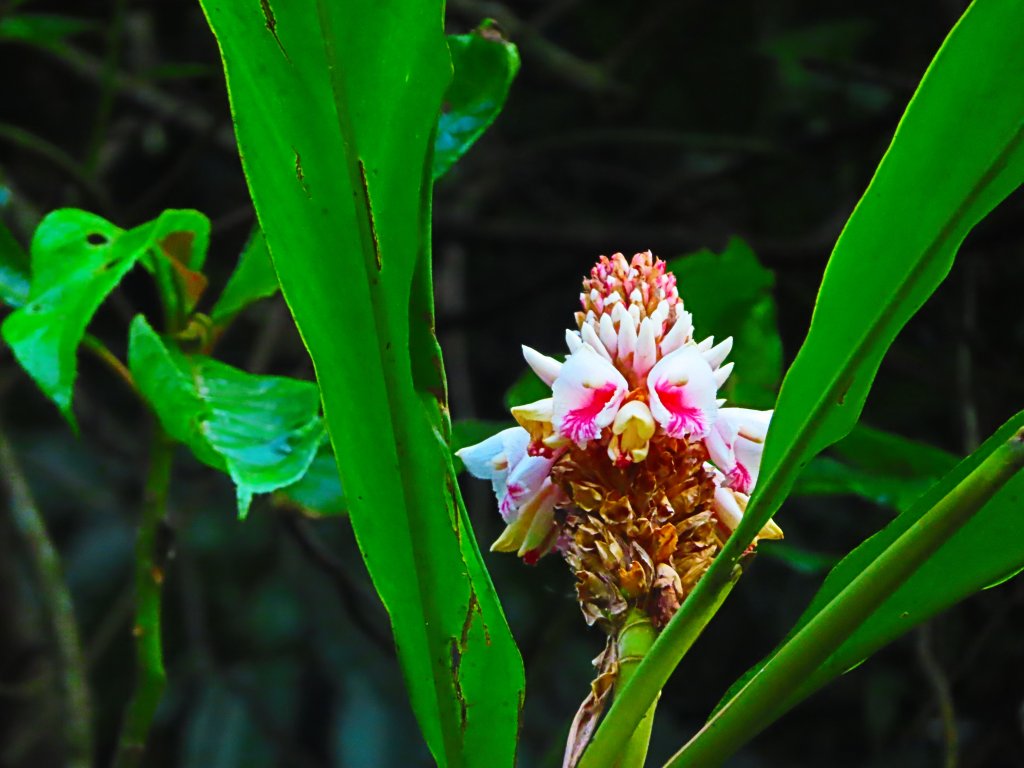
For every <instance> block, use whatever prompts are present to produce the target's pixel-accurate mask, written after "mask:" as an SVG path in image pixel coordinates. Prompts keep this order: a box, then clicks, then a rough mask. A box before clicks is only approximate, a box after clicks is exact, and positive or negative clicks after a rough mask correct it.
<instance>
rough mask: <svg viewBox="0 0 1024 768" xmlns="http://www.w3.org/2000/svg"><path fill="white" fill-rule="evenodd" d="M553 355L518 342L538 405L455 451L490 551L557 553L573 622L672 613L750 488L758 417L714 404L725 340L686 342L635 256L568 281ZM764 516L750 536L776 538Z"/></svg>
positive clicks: (648, 263) (670, 307)
mask: <svg viewBox="0 0 1024 768" xmlns="http://www.w3.org/2000/svg"><path fill="white" fill-rule="evenodd" d="M580 304H581V310H580V311H579V312H577V313H576V324H577V330H570V331H567V333H566V344H567V345H568V349H569V355H568V356H567V357H566V359H565V361H564V362H559V361H558V360H556V359H554V358H552V357H548V356H545V355H543V354H541V353H540V352H537V351H535V350H533V349H530V348H529V347H523V354H524V356H525V358H526V362H527V363H528V364H529V365H530V367H531V368H532V369H533V370H534V371H535V372H536V374H537V375H538V376H539V377H540V378H541V379H542V380H543V381H544V383H545V384H547V385H549V386H550V387H551V397H548V398H545V399H543V400H538V401H537V402H535V403H530V404H528V405H522V406H518V407H515V408H513V409H512V415H513V417H514V418H515V419H516V421H517V422H518V423H519V426H518V427H513V428H511V429H506V430H504V431H503V432H500V433H498V434H496V435H494V436H493V437H491V438H489V439H487V440H485V441H484V442H482V443H479V444H477V445H474V446H470V447H467V448H463V449H462V450H461V451H459V454H458V455H459V457H460V458H461V459H462V461H463V462H464V463H465V465H466V468H467V469H468V470H469V471H470V472H471V473H472V474H473V475H475V476H477V477H482V478H486V479H489V480H491V482H492V484H493V487H494V492H495V494H496V496H497V498H498V507H499V510H500V512H501V515H502V518H503V519H504V520H505V523H506V527H505V530H504V532H503V533H502V534H501V536H500V537H499V538H498V539H497V541H495V542H494V545H493V546H492V549H493V550H497V551H502V552H516V553H518V554H519V556H520V557H522V558H523V560H524V561H526V562H527V563H531V564H532V563H535V562H536V561H537V560H538V559H539V558H540V557H542V556H543V555H545V554H547V553H549V552H551V551H553V550H557V551H560V552H561V553H562V555H563V556H564V557H565V559H566V561H567V562H568V563H569V565H570V566H571V567H572V568H573V570H574V572H575V575H576V590H577V594H578V596H579V600H580V605H581V607H582V609H583V613H584V616H585V617H586V619H587V621H588V623H595V622H598V623H601V624H603V625H605V626H606V627H607V628H614V627H615V626H616V624H617V620H618V619H619V618H620V617H622V616H624V615H625V612H626V611H627V610H628V609H629V608H630V607H638V608H641V609H642V610H644V611H646V612H647V613H648V615H650V617H651V618H652V620H653V621H654V622H655V624H657V625H659V626H660V625H663V624H664V623H665V622H667V621H668V619H669V618H671V616H672V614H673V613H674V612H675V610H676V609H677V608H678V606H679V604H680V602H681V601H682V600H683V599H684V598H685V596H686V595H687V594H688V593H689V592H690V590H692V588H693V586H694V585H695V584H696V582H697V580H698V579H699V578H700V577H701V576H702V575H703V573H704V572H705V571H706V570H707V568H708V566H709V565H710V563H711V560H712V559H713V558H714V556H715V554H717V552H718V550H719V549H720V548H721V545H722V543H723V542H724V540H725V538H726V537H728V535H729V534H730V533H731V532H732V531H733V530H735V528H736V526H737V525H738V524H739V521H740V519H741V517H742V515H743V511H744V509H745V508H746V504H747V500H748V499H749V494H750V492H751V490H752V489H753V487H754V484H755V483H756V482H757V474H758V469H759V466H760V460H761V451H762V447H763V444H764V439H765V434H766V433H767V431H768V424H769V420H770V418H771V411H754V410H749V409H745V408H731V407H725V401H724V400H722V399H719V396H718V390H719V389H720V388H721V387H722V385H723V384H724V383H725V381H726V380H727V379H728V378H729V375H730V374H731V373H732V369H733V364H732V363H726V362H725V359H726V357H727V356H728V354H729V352H730V350H731V348H732V339H731V338H728V339H725V340H724V341H722V342H720V343H719V344H717V345H716V344H715V343H714V339H713V338H708V339H705V340H704V341H701V342H699V343H698V342H696V341H695V340H694V327H693V318H692V316H691V315H690V313H689V312H687V311H685V310H684V309H683V302H682V300H681V299H680V297H679V292H678V290H677V287H676V280H675V276H674V275H672V274H671V273H668V272H666V271H665V263H664V262H663V261H661V260H660V259H656V258H654V257H653V256H652V255H651V253H650V252H649V251H648V252H646V253H638V254H636V255H635V256H634V257H633V258H632V259H631V260H627V259H626V258H625V257H624V256H623V255H622V254H621V253H617V254H615V255H614V256H612V257H611V258H608V257H605V256H602V257H601V259H600V260H599V261H598V263H597V264H596V265H595V266H594V268H593V269H592V270H591V272H590V276H589V278H587V279H585V280H584V281H583V292H582V293H581V294H580ZM781 535H782V532H781V530H779V528H778V527H777V526H776V525H775V524H774V523H769V524H768V525H767V526H766V527H765V528H764V529H763V530H762V531H761V533H760V536H759V538H780V537H781Z"/></svg>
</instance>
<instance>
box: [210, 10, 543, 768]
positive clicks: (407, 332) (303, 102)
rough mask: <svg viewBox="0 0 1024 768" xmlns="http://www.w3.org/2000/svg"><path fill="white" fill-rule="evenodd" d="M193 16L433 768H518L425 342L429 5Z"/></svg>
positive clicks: (508, 698)
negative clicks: (223, 95)
mask: <svg viewBox="0 0 1024 768" xmlns="http://www.w3.org/2000/svg"><path fill="white" fill-rule="evenodd" d="M203 6H204V9H205V11H206V14H207V18H208V20H209V21H210V25H211V27H212V28H213V31H214V34H215V35H216V37H217V40H218V43H219V44H220V47H221V54H222V57H223V59H224V64H225V71H226V75H227V81H228V90H229V94H230V97H231V101H232V108H233V110H234V115H235V127H236V132H237V136H238V142H239V146H240V149H241V154H242V158H243V167H244V169H245V172H246V176H247V179H248V182H249V188H250V191H251V193H252V196H253V201H254V203H255V206H256V211H257V214H258V216H259V220H260V225H261V227H262V229H263V232H264V234H265V236H266V238H267V244H268V246H269V248H270V253H271V257H272V258H273V260H274V265H275V267H276V269H277V273H278V277H279V279H280V281H281V286H282V289H283V291H284V295H285V299H286V300H287V301H288V304H289V306H290V308H291V310H292V313H293V314H294V316H295V320H296V324H297V325H298V328H299V331H300V332H301V334H302V337H303V339H304V341H305V343H306V345H307V347H308V349H309V351H310V354H311V356H312V358H313V362H314V365H315V367H316V372H317V378H318V379H319V382H320V385H321V391H322V395H323V401H324V409H325V414H326V417H327V420H328V428H329V430H330V434H331V439H332V443H333V446H334V451H335V456H336V458H337V461H338V466H339V470H340V473H341V480H342V486H343V487H344V489H345V495H346V500H347V503H348V506H349V515H350V518H351V521H352V525H353V528H354V530H355V532H356V536H357V539H358V542H359V545H360V548H361V550H362V552H363V556H364V558H365V560H366V563H367V567H368V569H369V571H370V575H371V577H372V578H373V581H374V585H375V586H376V588H377V591H378V592H379V594H380V596H381V598H382V600H383V601H384V604H385V606H386V607H387V609H388V612H389V614H390V616H391V622H392V628H393V631H394V634H395V640H396V644H397V647H398V652H399V658H400V661H401V663H402V667H403V671H404V673H405V679H406V682H407V685H408V686H409V689H410V693H411V699H412V705H413V709H414V711H415V713H416V715H417V718H418V720H419V723H420V726H421V728H422V729H423V731H424V734H425V736H426V740H427V743H428V745H429V747H430V749H431V751H432V753H433V755H434V757H435V759H436V760H437V761H438V763H440V764H441V765H453V766H456V765H486V766H503V765H511V764H512V762H513V760H514V753H515V741H516V734H517V730H518V719H519V714H518V710H519V707H520V702H521V697H522V688H523V672H522V662H521V660H520V658H519V655H518V651H517V649H516V647H515V644H514V642H513V641H512V638H511V634H510V632H509V630H508V627H507V625H506V623H505V619H504V616H503V614H502V612H501V608H500V605H499V604H498V601H497V598H496V596H495V594H494V590H493V587H492V585H491V583H490V581H489V579H488V576H487V573H486V571H485V570H484V568H483V563H482V559H481V556H480V553H479V550H478V548H477V544H476V541H475V538H474V536H473V534H472V530H471V529H470V527H469V523H468V519H467V517H466V514H465V510H464V509H462V504H461V499H460V497H459V495H458V488H457V485H456V483H455V479H454V471H453V468H452V462H451V456H450V452H449V449H448V445H447V439H448V425H447V418H446V413H447V411H446V409H444V405H445V404H444V400H445V392H444V377H443V368H442V366H441V363H440V358H439V356H438V350H437V344H436V339H435V338H434V334H433V306H432V294H431V290H430V285H431V278H430V260H429V259H430V250H429V226H430V192H431V188H430V178H431V164H430V155H431V147H432V142H433V135H434V130H435V126H436V120H437V115H438V113H439V110H440V106H441V99H442V96H443V94H444V92H445V88H446V86H447V84H448V80H449V78H450V76H451V64H450V61H449V59H448V51H447V47H446V44H445V39H444V35H443V29H442V8H441V3H440V2H436V1H435V2H423V1H422V0H394V1H393V2H389V3H378V2H374V1H372V0H350V1H348V2H345V3H341V2H327V1H326V0H321V1H320V2H318V3H316V4H314V3H307V4H297V3H274V2H264V3H262V4H260V3H254V2H243V1H242V0H204V2H203Z"/></svg>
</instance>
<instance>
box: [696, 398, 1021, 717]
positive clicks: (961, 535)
mask: <svg viewBox="0 0 1024 768" xmlns="http://www.w3.org/2000/svg"><path fill="white" fill-rule="evenodd" d="M1022 427H1024V412H1021V413H1019V414H1017V415H1016V416H1014V417H1013V418H1012V419H1011V420H1010V421H1008V422H1007V423H1006V424H1004V425H1003V426H1002V427H1001V428H1000V429H999V430H998V431H997V432H996V433H995V434H994V435H993V436H992V437H990V438H989V439H988V440H986V441H985V443H984V444H983V445H982V446H981V447H980V448H979V449H978V450H977V451H975V452H974V453H972V454H971V455H970V456H968V457H967V458H965V459H964V460H963V461H961V462H960V463H959V464H957V465H956V467H955V468H954V469H953V470H952V471H951V472H949V474H947V475H946V476H945V477H943V478H942V480H941V481H939V482H938V483H936V484H935V485H934V486H933V487H932V488H931V489H930V490H929V491H928V492H927V493H926V494H925V495H924V496H923V497H922V498H921V499H920V500H919V501H918V502H917V503H916V504H914V506H913V507H912V508H911V509H910V510H908V511H907V512H904V513H903V514H901V515H900V516H899V517H897V518H896V519H895V520H893V522H892V523H890V524H889V525H888V526H886V527H885V528H884V529H882V530H881V531H879V532H878V533H877V534H875V535H874V536H872V537H871V538H869V539H867V540H866V541H865V542H864V543H863V544H861V545H860V546H859V547H857V548H856V549H854V550H853V551H852V552H850V553H849V554H848V555H847V556H846V557H845V558H843V559H842V561H840V562H839V564H838V565H837V566H836V567H835V568H834V569H833V570H832V572H831V573H829V575H828V577H827V578H826V579H825V582H824V584H823V585H822V587H821V589H820V590H819V591H818V593H817V594H816V595H815V596H814V599H813V600H812V601H811V604H810V605H809V606H808V608H807V610H806V611H804V613H803V615H802V616H801V617H800V618H799V619H798V620H797V623H796V624H795V625H794V627H793V629H792V630H790V633H789V635H788V636H787V639H786V640H784V641H783V642H782V643H781V644H780V645H779V647H778V648H776V649H775V650H774V651H773V652H772V653H771V654H770V655H769V656H768V657H766V658H765V659H763V660H762V661H761V662H759V663H758V664H757V665H755V666H754V667H753V668H751V669H750V670H749V671H748V672H746V673H745V674H744V675H743V677H742V678H740V680H738V681H737V682H736V683H735V684H733V686H732V687H731V688H730V690H729V692H728V693H727V694H726V695H725V697H724V698H723V700H722V703H721V704H719V706H718V707H716V710H715V711H716V712H718V711H719V710H721V708H722V707H723V706H724V705H725V704H726V703H727V702H729V701H730V700H732V699H733V698H734V697H736V696H738V695H743V694H741V693H740V691H742V690H743V688H744V686H746V684H747V683H748V682H750V681H751V680H753V678H754V677H755V675H756V674H757V673H758V672H759V671H760V670H761V669H763V668H764V667H765V666H766V665H767V664H768V663H769V661H770V660H771V659H773V658H774V657H775V656H777V655H778V654H779V653H780V652H781V651H782V649H783V648H785V647H786V645H787V643H789V642H791V640H792V638H793V637H794V636H795V635H796V634H797V633H798V632H799V631H800V630H801V629H802V628H803V627H804V626H806V625H807V624H808V622H810V621H811V620H812V619H813V618H814V617H815V616H817V615H819V614H820V613H821V611H822V609H824V608H825V606H827V605H828V604H829V603H830V602H831V601H832V600H833V599H834V598H835V597H836V596H837V595H839V594H840V593H841V592H842V591H843V590H844V589H845V588H846V587H847V586H848V585H849V584H850V583H851V582H853V580H854V579H855V578H856V577H857V576H858V575H860V574H861V573H862V572H863V571H864V570H865V568H867V567H868V566H869V565H870V564H871V563H874V562H876V561H878V560H879V559H880V558H882V557H884V556H885V555H886V552H887V550H889V549H890V548H891V547H892V546H893V544H894V542H896V540H897V539H899V537H900V536H902V535H903V534H904V533H906V532H907V531H909V530H911V529H912V528H913V527H914V526H915V525H917V524H918V523H919V521H920V520H921V518H922V517H923V516H924V515H925V514H926V513H927V512H929V511H930V510H932V509H933V508H934V507H935V506H936V505H937V504H938V503H939V502H940V501H942V500H943V499H946V498H948V497H949V496H950V494H951V492H953V490H954V489H955V488H956V487H957V486H958V485H960V484H961V483H962V482H963V481H964V479H965V478H967V476H968V475H969V474H970V473H971V472H973V471H974V470H975V469H976V468H977V467H979V466H980V465H981V464H982V462H983V461H985V460H986V459H988V458H989V457H990V456H992V454H993V453H994V452H995V451H997V450H998V449H1000V448H1002V447H1004V446H1005V445H1006V444H1007V442H1008V441H1009V440H1010V439H1011V437H1012V436H1013V435H1014V434H1015V433H1017V432H1018V431H1019V430H1020V429H1021V428H1022ZM1022 507H1024V472H1017V473H1016V475H1014V476H1013V477H1012V478H1011V479H1010V480H1009V481H1008V482H1006V484H1005V485H1003V486H1002V488H1000V489H999V490H998V491H997V492H996V493H995V495H994V496H992V498H991V499H990V500H989V501H988V502H987V503H985V504H984V506H982V507H981V509H980V510H978V511H977V512H976V513H975V514H974V515H973V517H971V518H970V520H969V521H968V522H967V523H966V524H964V525H963V527H961V528H960V529H959V530H957V531H956V532H955V533H954V534H953V535H952V536H950V537H949V538H948V539H946V541H945V543H943V544H942V545H941V546H940V547H939V548H938V549H937V550H936V551H935V553H934V554H933V555H932V556H931V557H930V558H928V559H927V560H926V561H925V562H924V563H923V564H922V565H921V566H920V567H919V568H918V569H917V570H915V571H914V572H913V573H912V574H911V575H910V577H909V578H907V579H906V580H905V581H904V582H903V583H902V585H900V586H899V587H898V588H897V589H896V590H895V591H894V592H893V593H892V594H891V595H890V596H889V597H888V598H887V599H886V600H884V602H882V603H881V604H880V605H879V606H878V607H877V608H876V609H875V610H874V611H873V612H872V613H871V614H870V616H869V617H868V618H867V619H866V620H865V621H864V622H863V623H861V624H860V625H859V626H858V627H857V628H856V629H855V630H854V631H853V632H852V633H851V634H849V635H848V636H847V637H846V638H845V640H843V641H842V642H841V644H839V645H838V647H836V648H835V650H834V652H832V654H831V655H830V656H829V657H828V658H827V660H826V661H825V662H824V663H823V664H822V665H821V666H820V667H818V669H817V670H816V671H815V672H813V673H812V674H811V675H809V676H808V677H806V678H803V679H802V680H793V681H792V687H791V689H790V690H789V691H788V692H787V694H788V695H786V696H785V697H783V698H782V699H780V702H779V704H780V706H779V708H778V710H777V712H776V713H775V716H776V717H777V716H779V715H781V714H782V713H783V712H785V711H787V710H788V709H790V708H792V707H793V706H795V705H796V704H797V703H798V702H800V701H802V700H803V699H805V698H806V697H807V696H809V695H811V694H812V693H814V692H815V691H816V690H818V689H819V688H821V687H822V686H823V685H825V684H826V683H828V682H829V681H830V680H832V679H833V678H835V677H837V676H838V675H841V674H842V673H844V672H846V671H847V670H849V669H852V668H854V667H856V666H857V665H859V664H860V663H861V662H862V661H863V660H864V659H865V658H867V657H868V656H870V655H871V654H872V653H874V652H875V651H876V650H878V649H879V648H881V647H882V646H883V645H885V644H886V643H889V642H891V641H892V640H894V639H895V638H897V637H899V636H900V635H902V634H903V633H905V632H907V631H908V630H910V629H912V628H913V627H914V626H916V625H917V624H919V623H921V622H922V621H925V620H926V619H928V618H930V617H931V616H934V615H935V614H936V613H938V612H940V611H942V610H945V609H946V608H948V607H949V606H951V605H953V604H954V603H956V602H959V601H960V600H963V599H964V598H966V597H969V596H970V595H972V594H974V593H975V592H978V591H979V590H981V589H985V588H986V587H989V586H991V585H993V584H997V583H1001V582H1002V581H1004V580H1006V579H1007V578H1009V577H1012V576H1013V575H1015V574H1017V573H1019V572H1020V571H1021V569H1022V568H1024V537H1022V536H1021V522H1020V521H1021V509H1022ZM754 684H755V685H756V683H754ZM773 719H774V718H773Z"/></svg>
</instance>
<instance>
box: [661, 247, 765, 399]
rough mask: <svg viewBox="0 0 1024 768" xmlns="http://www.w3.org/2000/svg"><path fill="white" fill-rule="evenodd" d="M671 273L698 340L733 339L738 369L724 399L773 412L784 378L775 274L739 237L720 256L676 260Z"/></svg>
mask: <svg viewBox="0 0 1024 768" xmlns="http://www.w3.org/2000/svg"><path fill="white" fill-rule="evenodd" d="M668 269H669V271H671V272H672V273H673V274H674V275H675V276H676V280H677V281H678V285H679V295H680V296H681V297H682V298H683V302H684V304H685V306H686V309H687V311H688V312H690V313H692V314H693V322H694V325H695V327H696V331H695V333H697V334H698V336H699V338H704V337H705V336H714V337H715V338H716V339H718V340H719V341H721V340H722V339H724V338H726V337H727V336H732V337H733V351H732V353H731V354H730V355H729V359H731V360H733V361H734V362H735V363H736V369H735V370H734V371H733V374H732V375H731V376H730V377H729V380H728V381H727V382H726V384H725V387H724V389H723V391H724V393H725V397H727V398H728V399H729V400H730V402H732V403H733V404H735V405H740V406H743V407H748V408H771V407H772V405H773V404H774V403H775V396H776V394H777V393H778V391H779V379H781V378H782V341H781V340H780V339H779V329H778V324H777V321H776V319H775V316H776V312H775V298H774V297H773V296H772V288H773V287H774V286H775V275H774V274H773V273H772V271H771V270H770V269H767V268H765V267H763V266H761V264H760V262H759V261H758V260H757V256H755V255H754V252H753V251H752V250H751V249H750V246H748V245H747V244H746V243H745V242H743V241H742V240H740V239H739V238H732V239H731V240H730V241H729V243H728V244H727V245H726V247H725V250H724V251H723V252H722V253H721V254H720V255H719V254H715V253H713V252H712V251H710V250H707V249H704V250H702V251H698V252H696V253H693V254H690V255H688V256H682V257H680V258H678V259H673V260H672V261H670V262H669V264H668Z"/></svg>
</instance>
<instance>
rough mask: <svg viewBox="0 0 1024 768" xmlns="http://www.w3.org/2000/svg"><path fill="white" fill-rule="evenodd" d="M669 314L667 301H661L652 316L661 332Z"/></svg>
mask: <svg viewBox="0 0 1024 768" xmlns="http://www.w3.org/2000/svg"><path fill="white" fill-rule="evenodd" d="M668 313H669V308H668V302H667V301H665V300H664V299H663V300H661V301H659V302H658V306H657V307H656V308H655V310H654V312H653V314H652V315H651V319H652V320H653V321H654V323H655V325H656V326H657V330H658V331H660V330H661V324H662V323H664V322H665V321H666V320H668Z"/></svg>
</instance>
